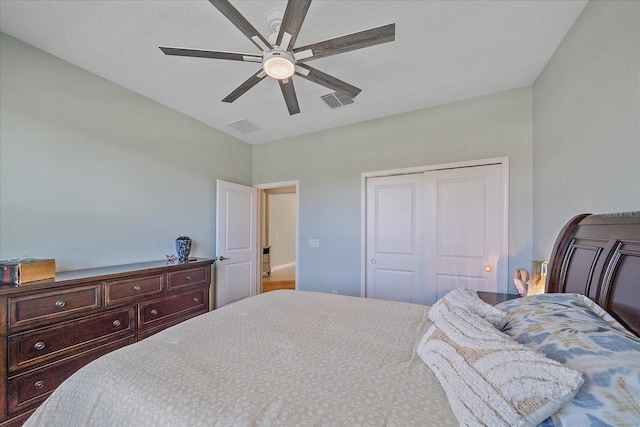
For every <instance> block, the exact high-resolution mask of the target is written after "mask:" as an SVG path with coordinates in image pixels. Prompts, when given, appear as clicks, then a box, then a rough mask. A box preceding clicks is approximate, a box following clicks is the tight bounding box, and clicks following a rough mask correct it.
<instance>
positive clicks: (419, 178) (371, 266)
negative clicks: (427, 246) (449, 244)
mask: <svg viewBox="0 0 640 427" xmlns="http://www.w3.org/2000/svg"><path fill="white" fill-rule="evenodd" d="M423 198H424V188H423V175H422V174H415V175H401V176H391V177H382V178H369V179H367V182H366V200H367V202H366V203H367V207H366V209H367V214H366V233H367V237H366V239H367V243H366V251H367V261H366V262H367V267H366V294H367V295H366V296H367V297H369V298H378V299H385V300H392V301H403V302H413V303H422V286H421V283H422V277H421V274H422V266H421V264H422V247H423V244H422V236H423V231H422V224H423V221H422V220H421V219H420V217H419V215H420V212H421V211H422V210H423V206H422V204H423V203H422V201H423Z"/></svg>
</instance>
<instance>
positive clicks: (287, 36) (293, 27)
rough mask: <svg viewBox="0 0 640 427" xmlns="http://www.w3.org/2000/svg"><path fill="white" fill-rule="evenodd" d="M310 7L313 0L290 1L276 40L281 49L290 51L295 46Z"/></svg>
mask: <svg viewBox="0 0 640 427" xmlns="http://www.w3.org/2000/svg"><path fill="white" fill-rule="evenodd" d="M310 5H311V0H289V2H288V3H287V8H286V9H285V11H284V16H283V17H282V23H281V24H280V31H278V37H277V38H276V44H277V45H278V46H280V48H282V49H284V50H289V48H290V47H291V46H294V45H295V43H296V38H298V33H299V32H300V28H301V27H302V22H304V18H305V16H307V11H308V10H309V6H310Z"/></svg>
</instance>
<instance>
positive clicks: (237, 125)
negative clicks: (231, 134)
mask: <svg viewBox="0 0 640 427" xmlns="http://www.w3.org/2000/svg"><path fill="white" fill-rule="evenodd" d="M227 126H231V127H232V128H234V129H235V130H237V131H240V132H242V133H249V132H255V131H257V130H260V129H262V128H261V127H260V126H258V125H255V124H253V123H251V122H250V121H249V120H246V119H241V120H236V121H235V122H231V123H227Z"/></svg>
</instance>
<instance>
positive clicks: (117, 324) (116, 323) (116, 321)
mask: <svg viewBox="0 0 640 427" xmlns="http://www.w3.org/2000/svg"><path fill="white" fill-rule="evenodd" d="M120 325H122V322H121V321H119V320H118V319H116V320H114V321H113V326H120Z"/></svg>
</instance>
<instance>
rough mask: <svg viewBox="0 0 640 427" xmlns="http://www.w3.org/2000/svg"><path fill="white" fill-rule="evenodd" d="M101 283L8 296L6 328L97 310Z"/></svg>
mask: <svg viewBox="0 0 640 427" xmlns="http://www.w3.org/2000/svg"><path fill="white" fill-rule="evenodd" d="M101 306H102V293H101V285H100V284H95V285H91V286H83V287H79V288H73V289H68V290H61V291H55V292H47V293H44V294H38V295H29V296H23V297H15V298H9V329H10V330H11V329H16V328H20V327H22V326H23V325H27V326H32V325H35V324H41V323H44V322H50V321H54V320H62V319H64V318H65V317H72V316H75V315H81V314H83V313H88V312H90V311H94V310H98V309H100V307H101Z"/></svg>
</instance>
